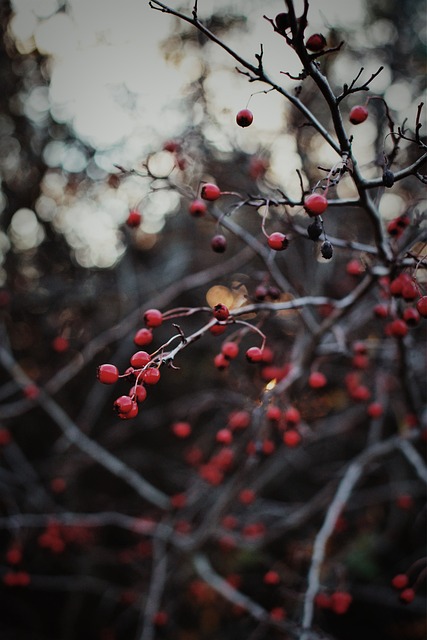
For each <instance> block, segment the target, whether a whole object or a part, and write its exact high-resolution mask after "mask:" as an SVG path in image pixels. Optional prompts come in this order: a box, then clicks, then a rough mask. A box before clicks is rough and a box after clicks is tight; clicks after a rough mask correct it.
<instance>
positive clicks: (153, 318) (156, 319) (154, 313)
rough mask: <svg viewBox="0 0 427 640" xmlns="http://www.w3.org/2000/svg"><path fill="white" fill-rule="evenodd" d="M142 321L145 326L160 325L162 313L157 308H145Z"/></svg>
mask: <svg viewBox="0 0 427 640" xmlns="http://www.w3.org/2000/svg"><path fill="white" fill-rule="evenodd" d="M144 322H145V324H146V326H147V327H151V328H152V327H160V325H161V324H162V322H163V314H162V312H161V311H159V310H158V309H147V311H146V312H145V313H144Z"/></svg>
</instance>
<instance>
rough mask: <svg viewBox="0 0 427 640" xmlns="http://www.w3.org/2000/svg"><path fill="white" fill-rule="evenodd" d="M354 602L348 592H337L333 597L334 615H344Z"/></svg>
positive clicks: (332, 607)
mask: <svg viewBox="0 0 427 640" xmlns="http://www.w3.org/2000/svg"><path fill="white" fill-rule="evenodd" d="M352 600H353V597H352V596H351V595H350V594H349V593H347V592H346V591H335V593H333V594H332V595H331V609H332V611H334V613H337V614H339V615H342V614H343V613H346V612H347V610H348V608H349V606H350V604H351V602H352Z"/></svg>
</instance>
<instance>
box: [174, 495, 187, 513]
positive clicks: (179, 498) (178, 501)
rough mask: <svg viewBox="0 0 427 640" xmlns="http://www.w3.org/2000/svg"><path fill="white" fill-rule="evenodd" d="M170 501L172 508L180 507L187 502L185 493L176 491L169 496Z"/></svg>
mask: <svg viewBox="0 0 427 640" xmlns="http://www.w3.org/2000/svg"><path fill="white" fill-rule="evenodd" d="M170 503H171V506H172V507H173V508H174V509H182V508H183V507H185V505H186V504H187V496H186V495H185V493H176V494H175V495H174V496H171V497H170Z"/></svg>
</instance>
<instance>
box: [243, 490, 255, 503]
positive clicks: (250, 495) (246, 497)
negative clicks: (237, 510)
mask: <svg viewBox="0 0 427 640" xmlns="http://www.w3.org/2000/svg"><path fill="white" fill-rule="evenodd" d="M255 498H256V493H255V491H254V490H253V489H242V490H241V492H240V493H239V502H241V503H242V504H252V502H254V500H255Z"/></svg>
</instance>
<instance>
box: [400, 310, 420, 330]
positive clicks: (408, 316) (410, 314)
mask: <svg viewBox="0 0 427 640" xmlns="http://www.w3.org/2000/svg"><path fill="white" fill-rule="evenodd" d="M403 319H404V321H405V322H406V324H407V325H408V326H410V327H414V326H416V325H417V324H418V323H419V321H420V320H421V316H420V314H419V313H418V311H417V310H416V309H415V307H408V308H407V309H405V311H404V312H403Z"/></svg>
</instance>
